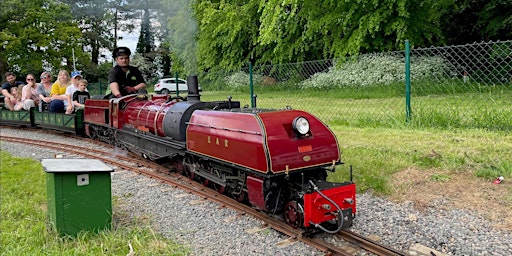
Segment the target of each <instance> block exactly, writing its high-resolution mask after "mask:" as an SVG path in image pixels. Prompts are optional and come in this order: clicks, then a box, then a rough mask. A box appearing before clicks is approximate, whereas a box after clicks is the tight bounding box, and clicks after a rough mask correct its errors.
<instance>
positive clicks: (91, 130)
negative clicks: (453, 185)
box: [84, 77, 356, 233]
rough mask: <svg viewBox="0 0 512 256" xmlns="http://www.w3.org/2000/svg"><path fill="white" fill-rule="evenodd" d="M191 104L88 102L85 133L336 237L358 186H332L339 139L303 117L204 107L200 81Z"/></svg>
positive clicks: (157, 99)
mask: <svg viewBox="0 0 512 256" xmlns="http://www.w3.org/2000/svg"><path fill="white" fill-rule="evenodd" d="M187 82H188V84H189V92H188V96H187V98H186V99H184V98H179V97H168V96H166V95H153V96H152V97H150V96H148V95H128V96H125V97H122V98H116V99H111V100H109V101H107V100H92V99H91V100H88V101H87V103H86V107H85V111H84V115H85V120H84V123H85V127H86V133H87V134H88V135H89V136H91V137H92V138H97V139H100V140H103V141H106V142H109V143H111V144H114V145H116V146H119V147H122V148H125V149H128V150H130V151H133V152H137V153H140V154H141V155H142V156H144V157H146V158H148V159H151V160H154V161H158V162H164V163H169V164H170V165H171V166H172V168H173V169H174V170H175V171H176V172H178V173H182V174H184V175H187V176H188V177H189V178H191V179H194V180H196V181H198V182H201V183H202V184H203V185H205V186H208V187H210V188H212V189H216V190H217V191H218V192H220V193H223V194H226V195H229V196H231V197H233V198H235V199H237V200H239V201H240V202H244V203H249V204H250V205H251V206H253V207H254V208H257V209H259V210H262V211H265V212H268V213H272V214H278V215H281V216H283V217H284V219H285V221H286V222H287V223H288V224H289V225H291V226H293V227H296V228H304V229H306V230H311V231H312V230H322V231H325V232H329V233H335V232H338V231H339V230H340V229H342V228H346V227H349V226H351V224H352V220H353V218H354V217H355V213H356V198H355V194H356V192H355V184H354V183H353V182H352V181H347V182H342V183H335V182H329V181H327V173H328V172H334V171H335V170H336V166H337V165H339V164H341V158H340V150H339V145H338V141H337V139H336V137H335V135H334V134H333V133H332V131H331V130H330V129H329V128H328V127H327V126H326V125H325V124H324V123H323V122H321V121H320V120H319V119H318V118H316V117H315V116H313V115H311V114H310V113H307V112H305V111H300V110H293V109H283V110H271V109H259V108H240V102H238V101H232V100H226V101H213V102H203V101H201V100H200V95H199V93H198V83H197V77H189V78H188V81H187Z"/></svg>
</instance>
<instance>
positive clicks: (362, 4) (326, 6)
mask: <svg viewBox="0 0 512 256" xmlns="http://www.w3.org/2000/svg"><path fill="white" fill-rule="evenodd" d="M451 1H452V0H443V1H437V0H425V1H424V0H392V1H374V0H357V1H336V0H326V1H312V0H304V1H290V0H261V1H260V10H261V12H262V14H261V27H260V29H261V35H260V38H259V39H258V41H259V42H260V43H261V44H264V45H267V44H268V45H271V44H275V48H274V54H275V55H276V57H277V58H278V59H282V60H284V61H289V60H293V58H296V57H293V56H295V55H297V54H301V55H303V57H301V58H304V59H309V56H313V57H316V55H315V54H314V53H313V52H312V51H319V52H321V53H322V55H323V56H324V57H327V58H330V57H339V56H345V55H352V54H358V53H366V52H375V51H391V50H399V49H403V44H404V41H405V40H406V39H410V40H411V42H413V44H415V45H427V44H430V43H434V42H438V41H439V40H441V39H442V34H441V30H440V28H439V25H438V24H439V20H440V18H441V17H440V15H441V12H440V10H443V8H444V7H446V6H447V5H448V4H449V3H450V2H451ZM308 52H309V53H308Z"/></svg>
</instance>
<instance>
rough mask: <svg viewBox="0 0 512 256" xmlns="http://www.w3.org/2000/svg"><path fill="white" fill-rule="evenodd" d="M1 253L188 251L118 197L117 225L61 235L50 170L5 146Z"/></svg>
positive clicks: (0, 169) (0, 187) (0, 184)
mask: <svg viewBox="0 0 512 256" xmlns="http://www.w3.org/2000/svg"><path fill="white" fill-rule="evenodd" d="M0 160H1V161H0V163H1V165H0V177H1V179H0V192H1V196H2V198H1V204H0V209H1V211H0V216H1V221H0V232H1V233H0V241H1V244H0V246H1V247H0V255H123V256H124V255H127V254H128V253H129V252H130V247H129V244H130V245H131V246H132V248H133V251H134V252H135V255H187V254H188V251H189V250H188V249H187V248H186V247H184V246H182V245H179V244H176V243H175V242H173V241H170V240H168V239H165V238H163V237H162V236H161V235H158V234H155V233H154V232H153V231H152V229H151V223H150V222H149V221H148V220H144V219H125V218H124V217H123V215H124V214H123V213H122V212H119V211H118V210H117V207H115V203H114V207H113V209H114V219H113V228H112V230H110V231H100V232H99V233H97V234H96V233H91V232H81V233H79V234H78V235H77V237H68V236H60V235H59V234H58V233H57V232H56V231H55V230H54V229H53V228H52V226H51V225H50V224H49V223H48V218H47V205H46V200H47V198H46V185H45V176H44V175H45V172H44V171H43V169H42V166H41V164H40V163H39V162H38V161H36V160H33V159H23V158H16V157H12V156H11V155H9V154H8V153H6V152H5V151H0Z"/></svg>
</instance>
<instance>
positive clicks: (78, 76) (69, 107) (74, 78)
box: [64, 71, 87, 114]
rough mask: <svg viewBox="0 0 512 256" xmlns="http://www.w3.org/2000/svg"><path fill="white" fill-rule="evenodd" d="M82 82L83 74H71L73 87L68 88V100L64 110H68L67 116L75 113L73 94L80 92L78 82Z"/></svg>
mask: <svg viewBox="0 0 512 256" xmlns="http://www.w3.org/2000/svg"><path fill="white" fill-rule="evenodd" d="M81 80H82V74H81V73H80V71H73V72H72V73H71V85H70V86H68V88H66V97H67V100H66V101H64V108H65V109H66V114H71V113H73V111H74V107H73V94H74V93H75V92H76V91H78V82H80V81H81ZM86 90H87V89H86Z"/></svg>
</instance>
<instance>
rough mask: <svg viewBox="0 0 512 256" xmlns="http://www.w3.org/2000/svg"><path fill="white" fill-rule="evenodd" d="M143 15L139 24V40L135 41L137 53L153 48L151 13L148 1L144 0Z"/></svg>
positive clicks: (149, 51) (149, 50) (152, 49)
mask: <svg viewBox="0 0 512 256" xmlns="http://www.w3.org/2000/svg"><path fill="white" fill-rule="evenodd" d="M142 8H143V10H142V11H143V16H142V22H141V24H140V35H139V41H138V42H137V52H138V53H151V52H153V51H154V50H155V39H154V36H153V32H152V31H151V21H150V18H151V15H150V13H149V11H150V9H149V2H148V1H147V0H146V1H144V4H143V5H142Z"/></svg>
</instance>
